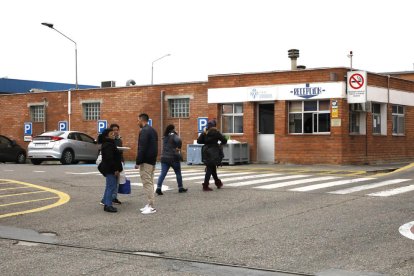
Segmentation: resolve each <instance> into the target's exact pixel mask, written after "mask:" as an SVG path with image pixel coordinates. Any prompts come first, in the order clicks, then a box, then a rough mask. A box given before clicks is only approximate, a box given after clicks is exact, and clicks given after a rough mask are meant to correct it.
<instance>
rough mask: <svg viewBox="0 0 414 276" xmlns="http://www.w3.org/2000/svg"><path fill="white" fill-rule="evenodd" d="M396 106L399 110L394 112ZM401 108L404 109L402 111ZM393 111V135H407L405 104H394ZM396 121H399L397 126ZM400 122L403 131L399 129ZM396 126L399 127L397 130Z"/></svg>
mask: <svg viewBox="0 0 414 276" xmlns="http://www.w3.org/2000/svg"><path fill="white" fill-rule="evenodd" d="M394 107H396V108H397V112H394ZM400 109H402V112H400ZM391 112H392V135H393V136H404V135H405V106H403V105H398V104H393V105H392V111H391ZM400 121H402V122H400ZM395 123H397V127H395ZM400 124H402V132H400V131H399V129H400ZM396 128H397V132H395V129H396Z"/></svg>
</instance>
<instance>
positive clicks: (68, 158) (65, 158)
mask: <svg viewBox="0 0 414 276" xmlns="http://www.w3.org/2000/svg"><path fill="white" fill-rule="evenodd" d="M73 157H74V156H73V153H72V151H70V150H65V151H64V152H63V153H62V158H60V163H62V164H63V165H69V164H72V162H73V160H74V158H73Z"/></svg>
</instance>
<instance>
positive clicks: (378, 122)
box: [371, 103, 387, 135]
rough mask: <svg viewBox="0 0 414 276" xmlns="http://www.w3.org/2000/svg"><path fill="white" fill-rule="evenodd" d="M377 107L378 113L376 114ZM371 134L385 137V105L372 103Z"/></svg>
mask: <svg viewBox="0 0 414 276" xmlns="http://www.w3.org/2000/svg"><path fill="white" fill-rule="evenodd" d="M376 107H379V113H378V112H376V109H378V108H376ZM371 108H372V134H373V135H387V104H384V103H372V106H371Z"/></svg>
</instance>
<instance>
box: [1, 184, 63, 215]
mask: <svg viewBox="0 0 414 276" xmlns="http://www.w3.org/2000/svg"><path fill="white" fill-rule="evenodd" d="M1 181H6V182H9V183H10V182H11V183H16V184H21V185H24V186H26V187H31V188H35V189H39V190H43V191H46V192H50V193H53V194H56V195H57V197H56V199H58V201H56V202H55V203H53V204H49V205H46V206H43V207H39V208H34V209H30V210H25V211H21V212H15V213H8V214H3V215H0V218H6V217H12V216H17V215H23V214H29V213H34V212H40V211H44V210H47V209H51V208H54V207H57V206H60V205H63V204H65V203H67V202H68V201H69V200H70V196H69V195H68V194H66V193H63V192H60V191H57V190H54V189H50V188H47V187H42V186H38V185H35V184H31V183H26V182H21V181H14V180H10V179H0V182H1ZM44 200H46V199H44ZM34 201H39V199H35V200H33V202H34ZM27 202H30V201H27ZM17 203H18V202H16V203H15V204H17Z"/></svg>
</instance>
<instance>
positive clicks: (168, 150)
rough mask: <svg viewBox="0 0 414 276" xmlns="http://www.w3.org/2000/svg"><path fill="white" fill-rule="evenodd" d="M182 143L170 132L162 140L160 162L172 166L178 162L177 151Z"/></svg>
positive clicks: (175, 134) (173, 132)
mask: <svg viewBox="0 0 414 276" xmlns="http://www.w3.org/2000/svg"><path fill="white" fill-rule="evenodd" d="M181 146H182V141H181V138H180V137H179V136H178V135H177V133H175V131H172V132H170V133H169V134H168V135H167V136H164V137H163V138H162V153H161V162H163V163H167V164H172V163H174V162H179V161H180V156H179V155H178V152H177V149H181Z"/></svg>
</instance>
